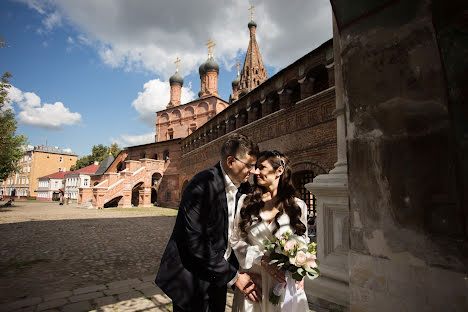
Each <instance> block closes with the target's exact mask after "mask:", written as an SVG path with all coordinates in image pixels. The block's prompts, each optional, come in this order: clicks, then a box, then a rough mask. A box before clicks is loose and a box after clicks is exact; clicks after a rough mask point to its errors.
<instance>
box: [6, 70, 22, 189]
mask: <svg viewBox="0 0 468 312" xmlns="http://www.w3.org/2000/svg"><path fill="white" fill-rule="evenodd" d="M12 76H13V75H12V74H10V73H9V72H6V73H4V74H3V76H2V80H1V82H0V180H5V179H6V178H8V176H9V175H10V174H12V173H14V172H17V171H18V169H19V168H18V160H20V158H21V157H22V156H23V153H24V150H23V146H25V145H26V144H27V143H28V142H27V137H25V136H24V135H22V134H21V135H15V133H16V129H17V121H16V120H15V114H14V112H13V110H12V109H11V108H7V106H6V105H7V104H8V103H9V102H10V99H9V98H8V89H9V88H10V87H11V85H10V84H9V80H8V79H9V78H11V77H12Z"/></svg>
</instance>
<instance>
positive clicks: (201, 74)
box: [198, 62, 206, 76]
mask: <svg viewBox="0 0 468 312" xmlns="http://www.w3.org/2000/svg"><path fill="white" fill-rule="evenodd" d="M205 64H206V62H204V63H202V64H201V65H200V67H198V73H199V74H200V76H203V75H204V74H205V73H206V71H205Z"/></svg>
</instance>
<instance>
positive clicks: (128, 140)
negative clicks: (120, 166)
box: [110, 132, 155, 147]
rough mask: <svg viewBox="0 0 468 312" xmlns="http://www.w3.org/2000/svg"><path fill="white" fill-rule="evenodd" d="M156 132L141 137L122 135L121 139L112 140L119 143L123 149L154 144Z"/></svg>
mask: <svg viewBox="0 0 468 312" xmlns="http://www.w3.org/2000/svg"><path fill="white" fill-rule="evenodd" d="M154 135H155V133H154V132H151V133H146V134H141V135H127V134H122V135H121V136H120V137H119V138H111V139H110V140H111V142H112V143H117V144H118V145H119V146H121V147H125V146H133V145H141V144H147V143H153V142H154Z"/></svg>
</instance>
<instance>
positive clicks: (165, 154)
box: [163, 150, 169, 160]
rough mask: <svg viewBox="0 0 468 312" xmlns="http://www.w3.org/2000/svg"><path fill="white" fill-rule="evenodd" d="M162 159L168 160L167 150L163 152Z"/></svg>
mask: <svg viewBox="0 0 468 312" xmlns="http://www.w3.org/2000/svg"><path fill="white" fill-rule="evenodd" d="M163 158H164V160H169V151H168V150H165V151H164V153H163Z"/></svg>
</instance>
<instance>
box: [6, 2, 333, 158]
mask: <svg viewBox="0 0 468 312" xmlns="http://www.w3.org/2000/svg"><path fill="white" fill-rule="evenodd" d="M251 5H253V6H254V9H253V12H254V13H253V14H254V20H255V22H256V23H257V25H258V27H257V31H256V38H257V42H258V45H259V48H260V52H261V55H262V59H263V63H264V65H265V66H266V68H267V72H268V77H271V76H273V75H274V74H275V73H276V72H278V71H279V70H281V69H282V68H284V67H286V66H287V65H289V64H291V63H292V62H294V61H295V60H297V59H298V58H300V57H302V56H303V55H305V54H307V53H308V52H310V51H312V50H313V49H315V48H317V47H318V46H320V45H321V44H322V43H323V42H325V41H327V40H328V39H330V38H331V37H332V20H331V18H332V17H331V6H330V3H329V1H328V0H313V1H310V0H301V1H295V0H291V1H279V0H265V1H260V0H258V1H253V0H251V1H247V0H243V1H241V0H230V1H229V0H198V1H183V0H171V1H165V0H132V1H128V0H99V1H96V0H80V1H76V0H2V1H0V35H1V36H2V39H3V40H5V41H6V42H7V47H5V48H2V49H0V72H1V73H4V72H6V71H8V72H10V73H11V74H13V77H12V78H11V79H10V84H11V85H12V87H11V88H10V91H9V99H10V104H9V107H11V108H12V109H13V110H14V112H15V114H16V119H17V120H18V130H17V133H18V134H20V133H22V134H24V135H26V136H28V138H29V144H30V145H33V146H36V145H42V144H44V145H47V146H56V147H58V148H61V149H66V150H69V151H72V152H73V153H75V154H77V155H79V156H80V157H81V156H84V155H87V154H90V153H91V148H92V146H93V145H97V144H104V145H107V146H108V145H110V144H112V143H117V144H118V145H119V146H120V147H121V148H122V147H127V146H133V145H139V144H145V143H151V142H154V135H155V119H156V114H155V112H156V111H159V110H162V109H165V108H166V105H167V103H168V102H169V91H170V88H169V82H168V80H169V77H170V76H171V75H172V74H174V72H175V67H176V65H175V64H174V61H175V60H176V57H179V58H180V59H181V62H180V64H179V74H181V75H182V76H183V77H184V86H183V89H182V103H186V102H189V101H190V100H193V99H196V97H197V94H198V92H199V91H200V77H199V75H198V67H199V65H200V64H201V63H203V62H204V61H205V60H206V59H207V55H208V54H207V53H208V50H207V47H206V46H205V44H206V42H208V40H210V39H211V40H213V41H214V42H215V43H216V46H215V47H214V58H215V60H216V61H217V62H218V63H219V64H220V72H219V78H218V92H219V94H220V97H221V98H222V99H224V100H225V101H228V100H229V94H230V93H232V87H231V82H232V80H233V79H235V77H236V75H237V69H236V68H235V67H234V64H235V63H236V62H237V61H238V60H239V61H240V62H241V63H242V62H243V61H244V58H245V52H246V50H247V46H248V43H249V30H248V27H247V23H248V22H249V21H250V11H249V8H250V6H251Z"/></svg>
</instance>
